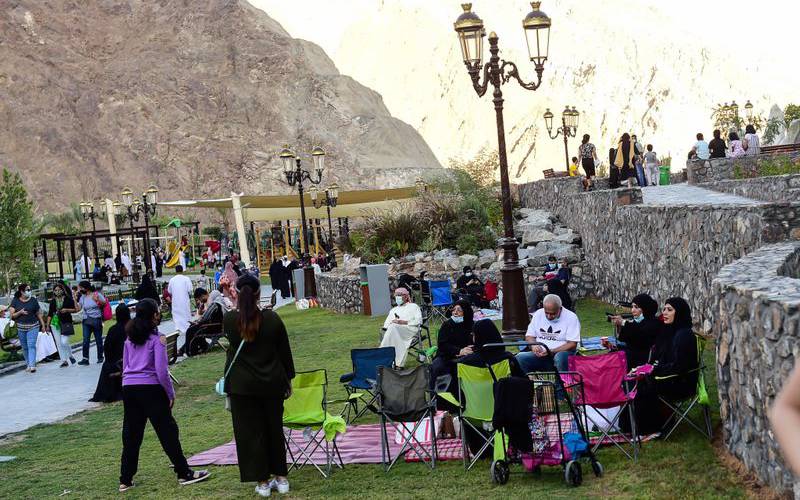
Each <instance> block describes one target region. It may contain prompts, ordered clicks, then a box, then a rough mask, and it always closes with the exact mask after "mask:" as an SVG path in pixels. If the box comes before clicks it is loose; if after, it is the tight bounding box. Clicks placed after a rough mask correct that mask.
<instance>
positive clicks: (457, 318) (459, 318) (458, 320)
mask: <svg viewBox="0 0 800 500" xmlns="http://www.w3.org/2000/svg"><path fill="white" fill-rule="evenodd" d="M450 319H452V320H453V323H463V322H464V316H451V317H450Z"/></svg>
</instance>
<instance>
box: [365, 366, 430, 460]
mask: <svg viewBox="0 0 800 500" xmlns="http://www.w3.org/2000/svg"><path fill="white" fill-rule="evenodd" d="M376 390H377V393H376V395H377V404H378V407H377V413H378V414H379V415H380V417H381V461H382V462H383V466H384V468H385V470H386V472H388V471H389V469H391V468H392V466H394V464H395V463H396V462H397V460H398V459H399V458H400V457H402V456H404V455H406V454H407V453H415V454H416V455H417V456H418V457H419V459H420V460H421V461H422V462H424V463H425V464H426V465H427V466H428V467H430V468H431V469H434V468H435V467H436V426H435V423H434V416H435V415H436V397H435V396H434V394H433V392H432V391H431V390H430V371H429V370H428V367H427V366H417V367H415V368H409V369H406V370H393V369H391V367H386V366H381V367H378V380H377V384H376ZM389 424H391V427H392V428H393V429H395V428H396V429H397V430H398V432H400V435H401V436H402V443H401V447H400V450H399V451H398V452H397V454H396V455H395V456H394V458H392V456H391V448H390V446H389V433H388V431H387V427H389ZM426 425H427V426H429V428H428V429H429V430H428V432H429V433H430V436H431V442H430V445H429V446H427V447H426V445H425V443H422V442H420V440H419V439H418V438H417V431H418V430H419V429H421V428H424V427H423V426H426Z"/></svg>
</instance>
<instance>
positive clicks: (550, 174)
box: [542, 168, 569, 179]
mask: <svg viewBox="0 0 800 500" xmlns="http://www.w3.org/2000/svg"><path fill="white" fill-rule="evenodd" d="M542 174H544V178H545V179H557V178H559V177H569V173H567V172H562V171H558V172H556V171H554V170H553V169H552V168H546V169H544V170H542Z"/></svg>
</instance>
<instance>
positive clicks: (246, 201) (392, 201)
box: [158, 187, 418, 267]
mask: <svg viewBox="0 0 800 500" xmlns="http://www.w3.org/2000/svg"><path fill="white" fill-rule="evenodd" d="M417 190H418V188H417V187H404V188H394V189H372V190H364V191H340V192H339V197H338V203H337V204H336V206H335V207H330V208H329V207H325V206H322V207H320V208H315V207H314V206H313V203H312V200H311V196H310V194H309V193H305V194H304V203H305V211H306V217H307V218H309V219H326V218H327V217H328V209H330V215H331V218H344V217H364V216H365V215H367V214H368V213H370V212H372V211H376V210H389V209H391V208H392V207H394V206H396V204H397V203H398V202H402V201H405V200H409V199H411V198H413V197H414V196H415V195H416V194H417ZM299 198H300V197H299V196H298V195H278V196H253V195H244V194H242V193H239V194H237V193H233V192H232V193H231V196H230V197H229V198H216V199H209V200H178V201H162V202H159V203H158V204H159V205H162V206H168V207H181V208H229V209H232V210H233V216H234V220H235V222H236V233H237V235H238V239H239V241H240V242H246V241H247V236H246V233H245V223H246V222H265V221H282V220H302V216H301V215H300V199H299ZM239 246H240V254H241V259H242V260H243V261H244V263H245V265H246V266H247V267H250V266H251V265H252V263H253V261H252V259H251V258H250V251H249V250H248V248H247V245H246V244H241V243H240V245H239Z"/></svg>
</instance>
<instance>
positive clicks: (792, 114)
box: [783, 104, 800, 128]
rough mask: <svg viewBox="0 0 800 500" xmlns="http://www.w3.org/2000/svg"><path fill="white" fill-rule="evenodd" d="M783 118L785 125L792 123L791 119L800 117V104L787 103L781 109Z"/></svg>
mask: <svg viewBox="0 0 800 500" xmlns="http://www.w3.org/2000/svg"><path fill="white" fill-rule="evenodd" d="M783 118H784V121H785V122H786V127H787V128H788V127H789V125H791V124H792V120H797V119H798V118H800V106H798V105H797V104H787V105H786V109H784V110H783Z"/></svg>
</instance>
